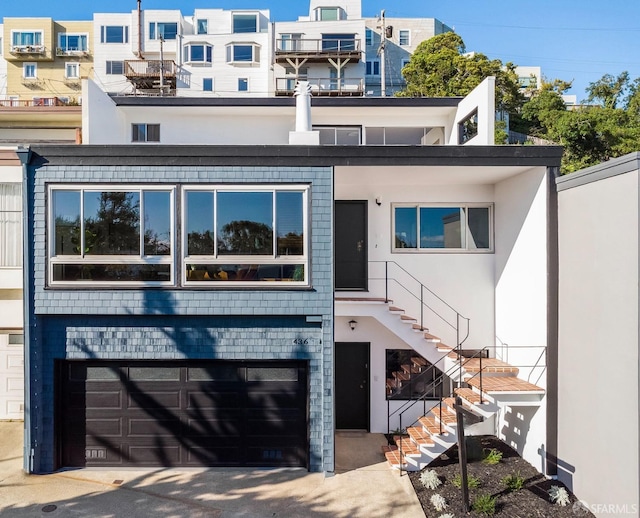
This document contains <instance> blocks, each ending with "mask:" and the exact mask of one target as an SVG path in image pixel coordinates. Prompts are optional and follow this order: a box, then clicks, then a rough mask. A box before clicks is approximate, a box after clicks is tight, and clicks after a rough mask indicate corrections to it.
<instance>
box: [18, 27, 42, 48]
mask: <svg viewBox="0 0 640 518" xmlns="http://www.w3.org/2000/svg"><path fill="white" fill-rule="evenodd" d="M27 32H29V33H31V32H32V33H33V34H40V43H34V44H33V45H14V44H13V35H14V34H23V33H27ZM22 47H34V48H36V49H40V50H44V31H43V30H42V29H12V30H11V42H10V48H11V50H14V49H16V48H18V49H19V48H22Z"/></svg>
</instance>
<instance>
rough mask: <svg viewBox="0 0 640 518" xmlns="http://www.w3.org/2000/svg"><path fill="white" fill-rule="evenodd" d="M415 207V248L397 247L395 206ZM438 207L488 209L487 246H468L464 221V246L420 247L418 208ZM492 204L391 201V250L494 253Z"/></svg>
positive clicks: (412, 252)
mask: <svg viewBox="0 0 640 518" xmlns="http://www.w3.org/2000/svg"><path fill="white" fill-rule="evenodd" d="M403 207H407V208H416V209H417V211H416V239H417V241H416V248H397V247H396V209H397V208H403ZM440 207H457V208H461V209H469V208H483V209H489V248H469V246H468V243H469V238H470V233H469V228H468V225H467V222H466V221H465V222H464V226H463V228H462V230H463V231H464V242H465V246H464V248H420V209H421V208H440ZM465 214H466V217H467V218H468V217H469V211H467V210H465ZM494 228H495V225H494V204H493V203H476V202H474V203H460V202H451V203H392V204H391V252H392V253H398V254H492V253H494V246H495V236H494Z"/></svg>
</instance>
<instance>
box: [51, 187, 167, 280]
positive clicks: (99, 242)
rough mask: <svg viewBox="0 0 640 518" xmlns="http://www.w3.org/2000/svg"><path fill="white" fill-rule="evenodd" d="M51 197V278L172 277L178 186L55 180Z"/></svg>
mask: <svg viewBox="0 0 640 518" xmlns="http://www.w3.org/2000/svg"><path fill="white" fill-rule="evenodd" d="M49 200H50V205H49V229H50V231H49V232H50V235H49V282H50V284H53V285H55V284H65V283H76V284H77V283H87V284H90V285H96V284H118V285H122V284H150V285H163V284H171V283H173V277H174V262H175V258H174V254H175V243H174V236H175V231H174V224H173V221H174V204H175V201H174V200H175V188H174V187H173V186H169V187H167V186H163V187H152V186H145V187H135V186H122V187H118V186H112V185H108V186H66V185H65V186H50V187H49Z"/></svg>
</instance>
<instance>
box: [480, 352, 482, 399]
mask: <svg viewBox="0 0 640 518" xmlns="http://www.w3.org/2000/svg"><path fill="white" fill-rule="evenodd" d="M482 356H483V354H482V351H480V404H482Z"/></svg>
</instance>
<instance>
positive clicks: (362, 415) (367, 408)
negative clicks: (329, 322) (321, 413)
mask: <svg viewBox="0 0 640 518" xmlns="http://www.w3.org/2000/svg"><path fill="white" fill-rule="evenodd" d="M334 357H335V369H334V372H335V390H334V395H335V414H336V429H337V430H366V431H367V432H368V431H369V430H370V429H371V395H370V392H371V389H370V365H371V343H370V342H336V344H335V355H334Z"/></svg>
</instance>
